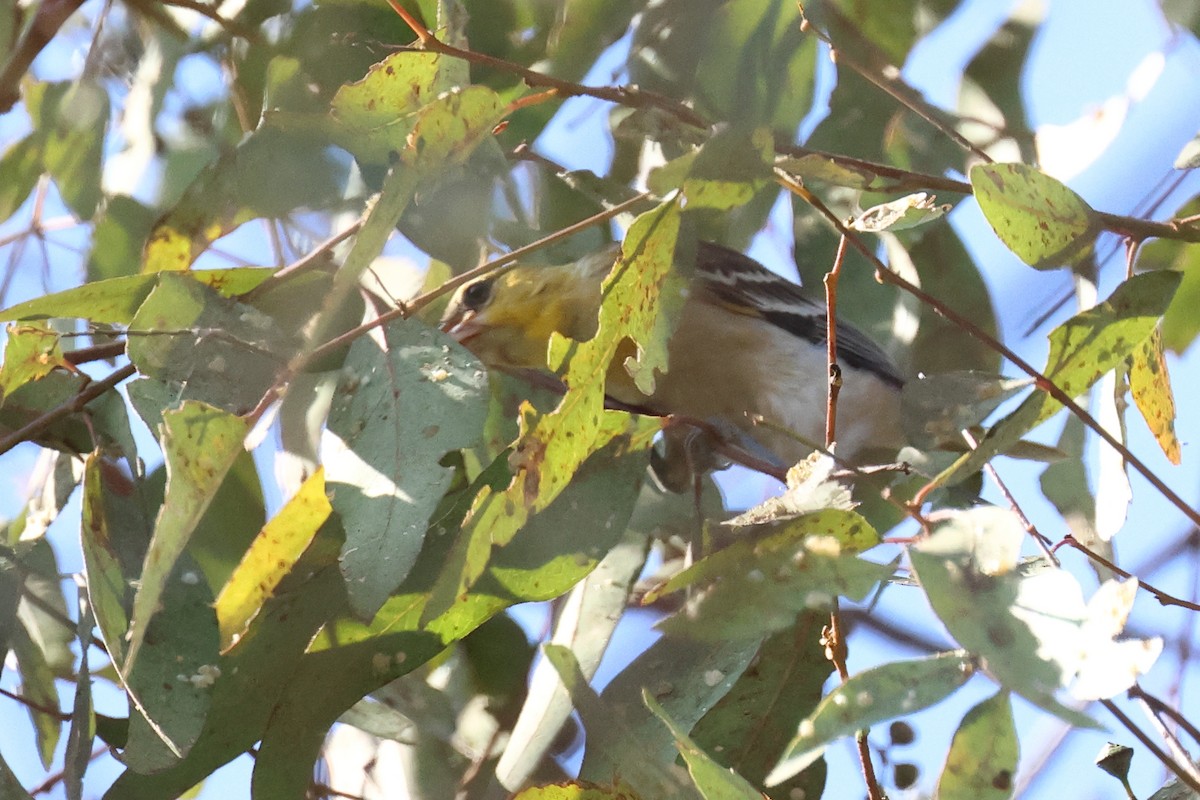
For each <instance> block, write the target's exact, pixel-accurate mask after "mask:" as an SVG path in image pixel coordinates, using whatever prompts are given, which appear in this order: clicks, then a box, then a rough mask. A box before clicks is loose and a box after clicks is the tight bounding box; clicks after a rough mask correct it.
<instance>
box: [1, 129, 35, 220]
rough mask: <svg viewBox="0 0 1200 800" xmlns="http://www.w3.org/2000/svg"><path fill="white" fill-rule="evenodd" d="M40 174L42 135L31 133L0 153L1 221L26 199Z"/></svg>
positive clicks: (15, 210) (15, 211)
mask: <svg viewBox="0 0 1200 800" xmlns="http://www.w3.org/2000/svg"><path fill="white" fill-rule="evenodd" d="M41 174H42V138H41V137H40V136H39V135H38V134H37V133H31V134H29V135H28V136H26V137H25V138H24V139H21V140H20V141H18V142H16V143H15V144H13V145H12V146H11V147H9V148H8V149H7V150H5V151H4V155H3V156H0V220H6V219H8V218H9V217H11V216H12V215H13V214H15V213H17V209H18V208H20V207H21V205H22V204H23V203H24V202H25V198H27V197H29V193H30V192H32V191H33V187H34V186H36V185H37V180H38V176H40V175H41Z"/></svg>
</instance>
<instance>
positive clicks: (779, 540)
mask: <svg viewBox="0 0 1200 800" xmlns="http://www.w3.org/2000/svg"><path fill="white" fill-rule="evenodd" d="M863 527H869V526H868V525H867V523H866V521H865V520H863V519H862V518H861V517H859V516H858V515H857V514H855V513H854V512H853V511H836V510H826V511H818V512H815V513H811V514H807V515H805V516H802V517H800V518H798V519H796V520H793V521H791V522H790V523H789V524H788V525H787V526H786V527H784V528H783V530H781V531H779V532H777V533H773V534H770V535H768V536H766V537H765V538H762V539H760V540H758V541H754V540H753V539H748V540H742V541H739V542H737V543H735V544H734V545H732V546H730V547H727V548H725V549H724V550H721V551H718V552H717V553H714V554H713V555H711V556H708V557H707V558H704V559H701V560H700V561H698V562H696V564H695V565H694V566H692V567H690V568H689V569H687V570H685V571H684V572H683V573H682V574H680V575H679V576H678V577H676V578H674V579H672V580H671V581H669V582H668V583H667V584H666V585H665V586H663V587H662V588H660V589H657V590H655V591H654V592H653V593H651V594H650V595H648V596H647V598H646V602H651V601H653V600H654V599H655V598H656V597H658V596H661V595H662V594H665V593H668V592H675V591H679V590H680V589H682V588H684V587H685V586H694V587H695V586H699V587H704V591H703V592H702V593H700V594H699V595H697V596H696V597H695V598H694V599H693V600H692V601H691V602H690V603H689V604H688V605H687V606H686V607H685V609H684V610H683V611H681V612H679V613H678V614H676V615H675V616H673V617H669V618H667V619H666V620H663V621H662V622H661V623H660V624H659V626H660V627H661V628H662V630H664V631H666V632H668V633H672V634H675V635H680V636H687V637H689V638H697V639H701V640H705V641H721V640H726V639H741V638H750V639H754V638H759V637H762V636H764V635H766V634H767V633H771V632H773V631H777V630H781V629H783V628H787V627H790V626H791V625H792V624H793V622H794V621H795V619H796V615H797V614H799V613H800V612H801V611H805V610H807V609H827V608H829V607H830V605H831V604H832V603H833V601H834V599H835V598H837V597H838V596H844V597H848V598H850V599H853V600H862V599H863V598H865V597H866V595H867V594H868V593H869V592H870V591H871V589H872V588H874V587H875V585H876V584H877V583H878V582H879V581H881V580H883V579H885V578H886V577H887V576H889V575H890V574H891V573H892V570H893V567H892V565H889V564H876V563H873V562H870V561H866V560H863V559H860V558H857V557H855V556H854V555H852V552H853V551H852V550H851V549H846V548H843V547H842V546H841V545H839V544H838V540H839V538H844V537H849V538H850V539H851V540H855V535H854V534H853V531H854V529H856V528H863Z"/></svg>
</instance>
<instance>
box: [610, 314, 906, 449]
mask: <svg viewBox="0 0 1200 800" xmlns="http://www.w3.org/2000/svg"><path fill="white" fill-rule="evenodd" d="M714 330H715V331H720V333H721V335H720V337H712V336H708V337H705V336H703V335H702V333H701V332H702V331H714ZM683 341H687V342H688V343H689V344H688V346H687V347H680V346H677V344H676V343H678V342H683ZM697 344H700V345H701V346H696V345H697ZM668 351H669V354H670V355H669V358H670V367H669V369H668V372H667V374H665V375H660V376H659V378H658V381H657V386H656V388H655V392H654V394H653V396H652V397H651V398H650V399H649V400H648V401H645V402H646V404H647V405H649V406H651V407H652V408H655V409H656V410H660V411H662V412H665V413H669V414H678V415H684V416H688V417H695V418H698V419H701V420H723V421H725V422H727V423H729V424H732V425H736V426H737V427H739V428H741V429H743V430H745V431H746V432H747V433H748V434H749V435H751V436H752V437H753V438H754V439H755V440H756V441H758V442H759V443H761V444H762V445H763V446H764V447H766V448H767V449H768V450H770V451H771V452H772V453H774V454H775V455H776V456H777V457H778V458H779V459H780V460H781V461H783V462H784V463H787V464H792V463H795V462H796V461H799V460H800V459H802V458H804V457H805V456H807V455H808V454H809V453H810V452H812V449H811V447H809V446H807V445H805V444H802V443H801V442H799V441H797V440H796V439H794V438H792V437H790V436H788V435H786V434H784V433H781V432H778V431H776V430H772V429H771V428H770V427H767V426H763V425H755V424H754V423H753V421H752V419H753V418H754V417H756V416H761V417H762V418H763V419H765V420H766V421H767V422H768V423H771V426H772V427H775V428H783V429H785V430H788V431H791V432H793V433H795V434H798V436H799V437H800V438H801V439H803V440H806V441H809V442H816V443H818V444H823V443H824V441H825V416H826V408H827V406H828V403H827V397H828V390H829V381H828V368H827V362H826V354H825V351H824V349H823V348H820V347H798V346H797V344H796V338H795V337H794V336H793V335H792V334H790V333H788V332H786V331H784V330H781V329H780V328H778V327H776V326H775V325H772V324H771V323H769V322H767V321H765V320H762V319H759V318H756V317H751V316H741V315H734V314H730V313H728V312H727V311H725V310H718V309H713V308H711V307H710V306H707V305H704V304H700V303H691V304H689V305H688V306H687V307H686V308H685V311H684V314H683V317H682V318H681V319H680V322H679V325H678V327H677V328H676V331H675V334H674V336H673V337H672V342H671V345H670V346H669V348H668ZM842 379H843V384H842V388H841V391H840V393H839V396H838V404H837V453H838V455H839V456H841V457H842V458H845V459H847V460H849V461H851V462H859V463H861V460H862V456H863V454H864V452H865V451H867V450H875V449H879V450H884V451H886V450H889V449H890V450H891V451H893V452H894V451H895V450H897V449H898V448H899V447H900V446H901V445H902V444H903V434H902V432H901V427H900V400H899V396H900V393H899V390H898V389H897V388H896V387H894V386H891V385H889V384H887V383H885V382H884V381H882V380H880V379H879V378H878V377H876V376H875V375H873V374H871V373H870V372H866V371H863V370H859V369H854V368H852V367H850V366H849V365H847V364H844V363H843V364H842ZM763 386H772V387H786V390H785V391H775V392H770V393H767V392H750V391H746V390H745V389H744V388H743V387H763ZM621 399H626V400H629V401H634V398H621Z"/></svg>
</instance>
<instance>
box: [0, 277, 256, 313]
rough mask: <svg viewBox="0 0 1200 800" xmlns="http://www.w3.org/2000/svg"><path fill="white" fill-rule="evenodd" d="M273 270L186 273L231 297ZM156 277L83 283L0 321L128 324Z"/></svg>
mask: <svg viewBox="0 0 1200 800" xmlns="http://www.w3.org/2000/svg"><path fill="white" fill-rule="evenodd" d="M273 272H274V270H271V269H257V268H252V267H237V268H234V269H206V270H194V271H192V272H189V273H188V276H189V277H190V278H191V279H192V280H195V281H198V282H199V283H201V284H203V285H205V286H210V287H212V288H213V289H216V290H217V292H219V293H220V294H221V295H222V296H224V297H233V296H235V295H239V294H242V293H244V292H248V291H250V290H251V289H253V288H254V287H255V286H257V285H258V284H260V283H262V282H263V281H264V280H266V279H267V278H268V277H270V275H271V273H273ZM159 277H160V276H158V275H130V276H127V277H124V278H109V279H108V280H103V281H96V282H95V283H85V284H83V285H82V286H76V287H75V288H74V289H66V290H65V291H61V292H56V293H54V294H48V295H44V296H42V297H38V298H35V299H33V300H29V301H28V302H25V303H18V304H17V305H15V306H12V307H10V308H7V309H5V310H4V311H0V322H6V321H12V320H29V319H56V318H60V317H61V318H73V317H74V318H79V319H86V320H88V321H90V322H107V323H109V324H112V325H128V324H129V323H130V322H132V321H133V318H134V315H135V314H136V313H137V310H138V308H139V307H140V306H141V305H142V303H143V302H145V300H146V298H147V297H149V295H150V292H151V291H153V289H154V287H156V286H157V285H158V282H159ZM176 279H177V280H179V279H180V278H176Z"/></svg>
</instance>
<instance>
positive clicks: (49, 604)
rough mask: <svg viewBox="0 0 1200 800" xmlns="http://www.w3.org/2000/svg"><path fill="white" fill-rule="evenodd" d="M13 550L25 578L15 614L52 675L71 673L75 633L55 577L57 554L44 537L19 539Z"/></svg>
mask: <svg viewBox="0 0 1200 800" xmlns="http://www.w3.org/2000/svg"><path fill="white" fill-rule="evenodd" d="M15 550H16V552H17V556H18V559H17V560H18V563H19V565H20V569H21V572H22V574H23V575H24V578H25V583H24V585H23V586H22V589H21V603H20V605H19V606H18V607H17V616H18V617H19V618H20V620H21V624H22V625H23V626H24V628H25V631H26V632H27V633H28V634H29V636H30V637H31V638H32V640H33V642H34V643H35V645H36V646H37V648H38V649H39V651H40V652H41V653H42V657H43V658H44V659H45V661H46V663H47V664H49V666H50V669H51V670H52V671H53V672H54V674H55V675H56V676H61V677H66V676H69V675H73V674H74V672H75V669H74V667H75V654H74V652H72V650H71V646H72V645H73V644H74V643H75V632H74V626H73V625H72V624H71V623H70V622H69V620H70V614H69V613H68V612H67V600H66V597H64V595H63V588H62V583H61V581H60V580H59V574H60V572H59V568H58V555H57V553H56V551H55V550H54V548H53V547H52V546H51V544H50V541H49V540H48V539H47V538H46V537H44V536H43V537H40V538H37V539H34V540H32V541H24V542H20V543H18V544H17V545H16V547H15Z"/></svg>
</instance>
